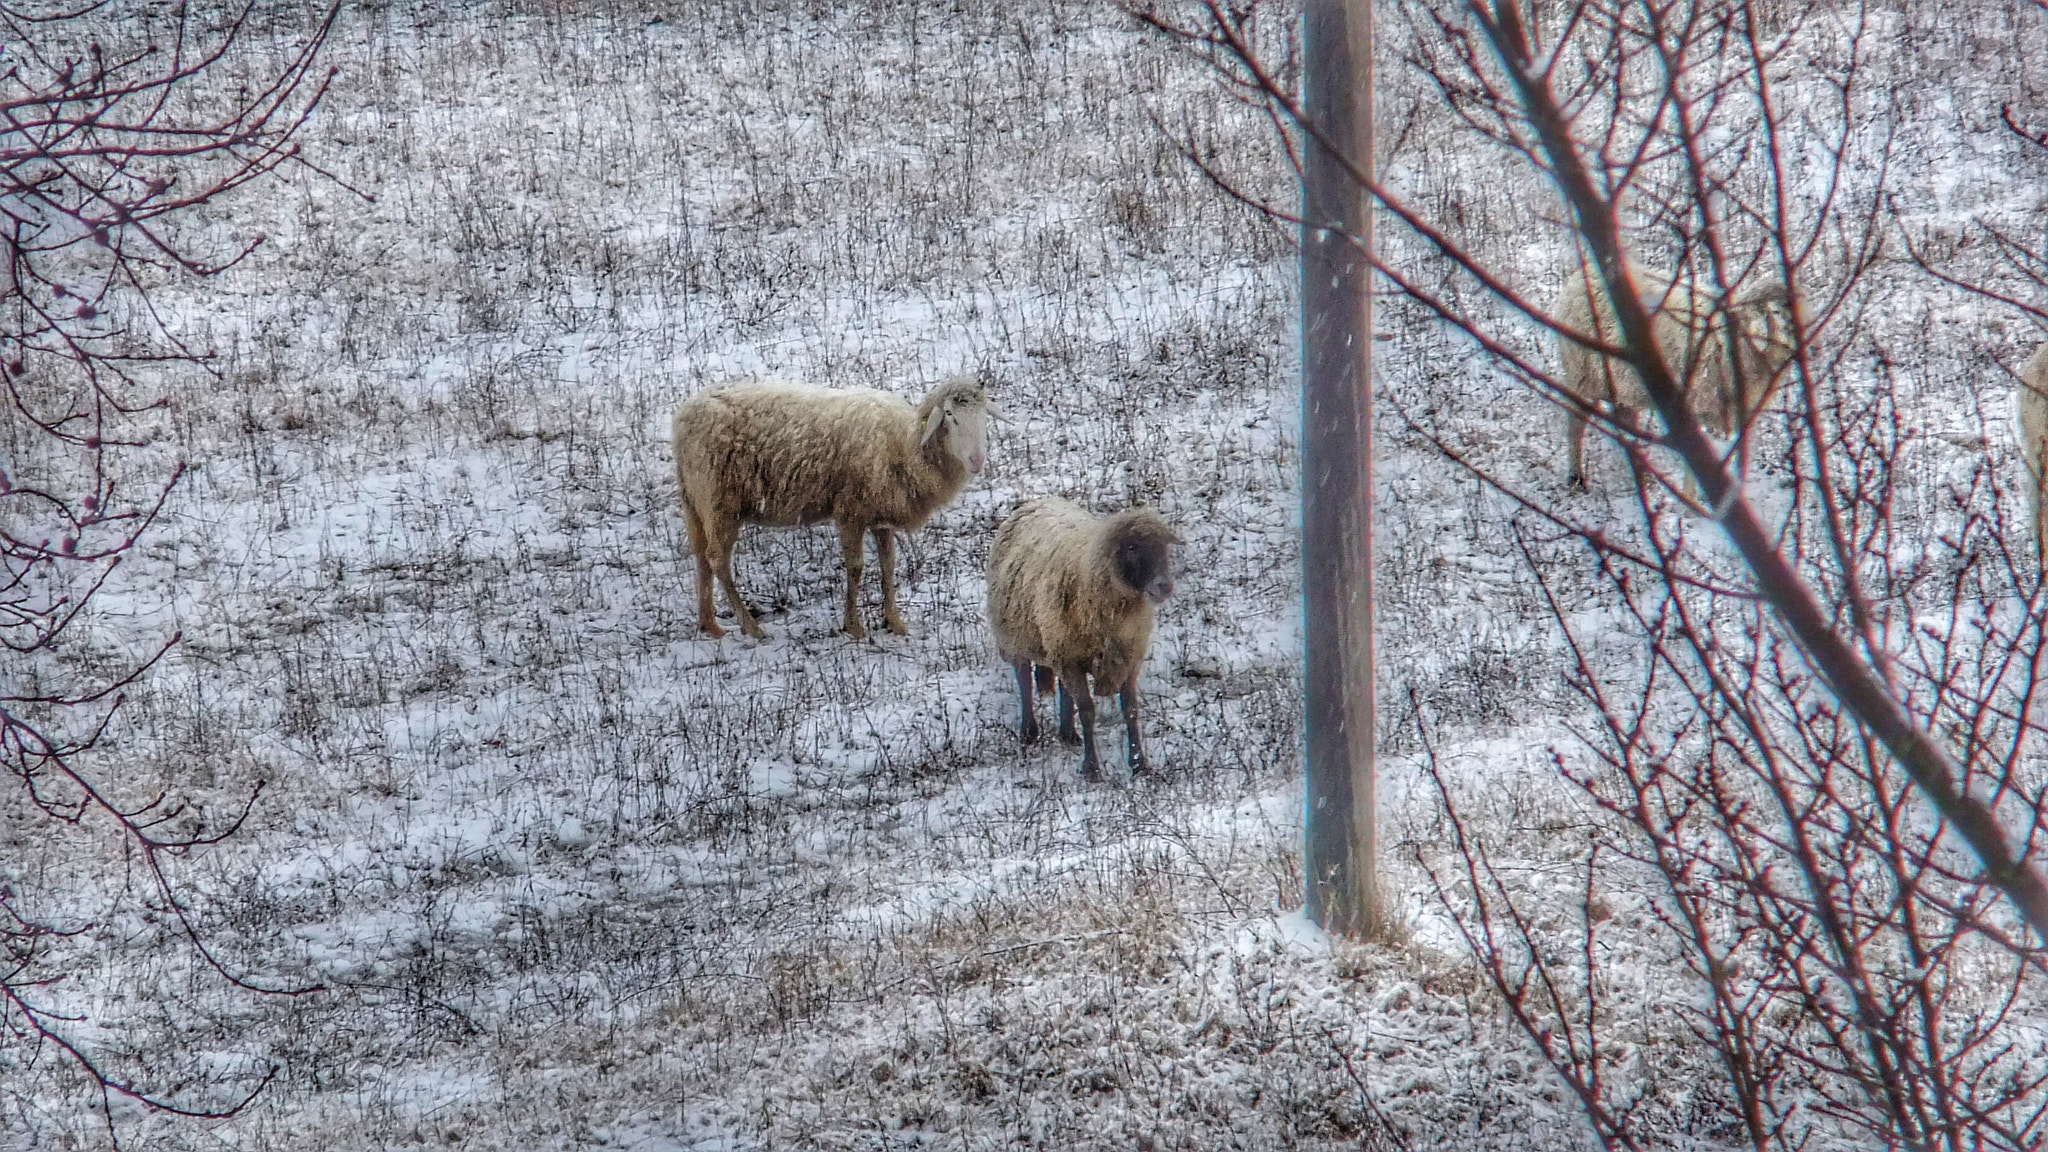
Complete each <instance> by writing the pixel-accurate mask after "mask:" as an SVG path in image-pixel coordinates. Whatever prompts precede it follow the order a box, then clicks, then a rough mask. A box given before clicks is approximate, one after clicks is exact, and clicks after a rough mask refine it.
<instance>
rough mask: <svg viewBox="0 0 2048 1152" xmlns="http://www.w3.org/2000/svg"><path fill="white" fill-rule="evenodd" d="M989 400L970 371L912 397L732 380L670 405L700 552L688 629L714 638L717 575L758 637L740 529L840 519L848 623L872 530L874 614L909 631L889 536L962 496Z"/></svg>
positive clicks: (980, 454)
mask: <svg viewBox="0 0 2048 1152" xmlns="http://www.w3.org/2000/svg"><path fill="white" fill-rule="evenodd" d="M993 413H994V408H993V407H992V406H991V405H990V404H989V400H988V394H987V392H986V391H985V390H984V389H983V388H982V385H981V384H980V383H979V382H978V381H977V380H976V379H974V378H973V377H971V376H969V377H959V378H956V379H953V380H948V381H946V382H945V383H943V384H940V385H939V386H938V387H936V388H934V389H932V390H931V391H930V392H929V393H927V394H926V395H925V397H924V399H923V400H921V401H919V402H918V403H916V404H912V403H911V402H910V401H908V400H905V399H904V398H903V397H901V396H897V395H895V394H893V393H889V392H880V391H875V390H873V389H867V388H843V389H842V388H817V387H811V386H809V385H803V384H768V383H753V384H739V385H733V386H730V387H725V388H719V389H716V390H713V391H709V392H702V393H699V394H698V395H695V396H692V397H690V398H689V399H688V400H685V401H683V402H682V403H681V404H679V405H677V406H676V411H675V422H674V444H675V454H676V479H677V481H678V483H679V485H680V487H681V489H682V502H683V518H684V520H685V521H687V523H688V527H689V531H690V547H691V548H692V549H694V550H695V551H696V553H697V626H698V627H699V628H701V629H703V631H704V634H705V635H707V636H714V637H716V636H723V635H724V634H725V632H724V630H723V629H721V628H719V626H718V621H717V620H716V619H715V618H714V611H713V607H712V595H711V585H712V579H713V577H714V575H715V576H716V578H717V581H718V582H719V583H720V584H721V585H723V586H724V588H725V596H726V600H727V602H728V603H729V604H730V605H731V606H732V611H733V615H734V616H735V617H737V618H738V620H739V625H740V629H741V630H742V631H744V632H745V633H746V634H747V635H749V636H752V637H754V638H755V639H764V638H766V636H767V633H765V632H763V631H762V629H761V625H760V623H759V622H758V621H756V620H755V619H754V613H753V612H752V611H751V610H749V609H748V607H747V603H746V600H745V599H744V598H743V597H742V596H741V595H740V590H739V585H738V584H737V583H736V582H735V581H734V579H733V572H732V551H733V546H734V545H735V544H736V543H738V541H739V534H740V525H742V524H766V525H771V526H777V527H791V526H796V525H804V524H822V523H824V522H825V521H827V520H830V521H832V522H833V523H835V524H836V525H838V527H839V545H840V551H841V555H842V558H843V560H844V563H845V567H846V621H845V629H846V631H847V632H848V633H849V634H850V635H853V636H855V637H861V636H866V635H867V629H866V628H864V627H862V625H861V619H860V601H859V597H860V578H861V567H862V563H861V561H862V555H861V551H862V544H863V542H864V541H863V536H864V535H865V534H866V533H868V532H873V533H874V537H875V558H876V561H877V562H878V563H879V564H880V565H881V569H882V618H883V621H884V622H885V623H886V624H887V626H888V628H889V631H891V632H894V633H896V634H897V635H899V636H901V635H906V634H908V632H909V629H908V628H907V627H905V626H904V623H903V617H902V615H901V613H899V612H898V611H897V608H896V537H895V534H896V533H897V532H899V531H902V532H910V531H915V530H916V529H918V528H920V527H922V526H923V525H924V522H925V521H926V520H928V519H930V518H931V515H932V513H934V512H936V511H938V510H939V509H940V508H942V507H944V506H945V505H946V504H948V503H950V502H951V501H952V499H953V498H954V497H955V496H957V495H959V493H960V489H961V487H962V486H964V485H965V484H966V483H967V478H968V477H969V476H970V475H973V474H975V473H978V472H980V471H981V469H982V464H983V462H984V461H985V459H986V452H987V444H988V420H989V417H990V416H991V415H992V414H993Z"/></svg>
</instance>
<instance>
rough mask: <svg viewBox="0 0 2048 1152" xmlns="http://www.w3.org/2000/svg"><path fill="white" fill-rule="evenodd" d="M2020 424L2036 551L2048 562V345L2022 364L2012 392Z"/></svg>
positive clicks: (2015, 411) (2028, 501) (2015, 413)
mask: <svg viewBox="0 0 2048 1152" xmlns="http://www.w3.org/2000/svg"><path fill="white" fill-rule="evenodd" d="M2012 399H2013V409H2014V416H2015V417H2016V419H2015V421H2014V422H2015V423H2016V424H2018V426H2019V434H2020V458H2021V459H2022V460H2025V461H2026V464H2027V506H2028V509H2029V510H2030V511H2031V512H2032V513H2033V516H2032V519H2033V527H2034V553H2035V555H2037V556H2039V557H2041V558H2042V562H2043V564H2048V508H2044V506H2048V499H2044V496H2048V493H2043V491H2042V488H2043V486H2044V485H2048V344H2043V345H2041V346H2040V347H2039V348H2036V349H2034V354H2033V355H2032V356H2029V357H2027V362H2026V363H2025V364H2022V365H2020V378H2019V387H2018V388H2016V389H2014V391H2013V398H2012Z"/></svg>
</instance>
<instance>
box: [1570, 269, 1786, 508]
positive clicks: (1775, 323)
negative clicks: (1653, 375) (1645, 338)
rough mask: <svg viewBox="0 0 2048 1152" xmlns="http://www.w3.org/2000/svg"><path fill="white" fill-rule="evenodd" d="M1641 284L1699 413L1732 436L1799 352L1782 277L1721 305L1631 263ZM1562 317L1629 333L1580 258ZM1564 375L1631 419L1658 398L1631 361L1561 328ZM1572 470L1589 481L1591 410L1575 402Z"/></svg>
mask: <svg viewBox="0 0 2048 1152" xmlns="http://www.w3.org/2000/svg"><path fill="white" fill-rule="evenodd" d="M1630 271H1631V272H1632V274H1633V278H1634V280H1635V284H1636V290H1637V291H1638V292H1639V293H1641V294H1642V298H1643V303H1644V304H1645V305H1647V306H1649V307H1650V308H1651V309H1652V312H1653V314H1654V316H1655V318H1656V319H1655V324H1656V332H1657V341H1658V343H1659V344H1660V345H1661V346H1662V347H1663V350H1664V358H1665V362H1666V363H1667V364H1669V365H1670V367H1671V371H1672V373H1673V374H1674V375H1675V376H1676V377H1677V379H1678V380H1679V381H1680V382H1681V383H1682V384H1684V385H1685V388H1686V394H1687V396H1688V398H1689V399H1690V401H1691V407H1692V414H1693V417H1694V419H1696V420H1698V421H1699V422H1700V424H1701V425H1702V426H1704V427H1706V428H1708V429H1710V430H1712V431H1713V432H1715V433H1717V434H1719V435H1721V436H1723V437H1728V436H1733V435H1735V434H1736V432H1738V431H1740V430H1742V429H1743V428H1744V427H1746V426H1747V424H1748V423H1749V421H1750V419H1751V418H1752V417H1754V416H1755V415H1756V413H1758V412H1760V411H1762V410H1763V407H1764V405H1765V404H1767V403H1769V402H1770V398H1771V394H1772V392H1774V391H1775V390H1776V389H1777V384H1778V378H1779V375H1780V370H1781V369H1783V368H1784V366H1785V364H1786V362H1787V361H1789V360H1790V359H1791V358H1792V353H1793V342H1792V310H1791V307H1790V296H1789V294H1788V293H1787V292H1786V290H1785V288H1784V286H1783V285H1780V284H1768V285H1765V286H1763V287H1761V288H1756V289H1752V290H1750V291H1748V292H1745V293H1743V294H1741V295H1739V296H1737V297H1736V298H1735V299H1734V301H1733V302H1732V303H1730V305H1729V306H1728V308H1727V309H1726V310H1725V311H1721V312H1718V313H1717V311H1716V310H1715V308H1714V307H1713V304H1712V301H1711V299H1710V298H1709V297H1707V296H1706V295H1705V294H1704V293H1695V292H1694V291H1693V290H1692V289H1690V288H1688V287H1687V286H1686V285H1684V284H1674V283H1672V282H1671V281H1670V280H1669V279H1667V278H1665V277H1663V276H1659V275H1657V274H1656V273H1653V272H1648V271H1646V270H1644V269H1641V268H1636V267H1634V266H1633V265H1632V266H1631V268H1630ZM1551 318H1552V319H1553V320H1555V321H1557V322H1558V323H1559V324H1561V325H1563V326H1564V327H1566V328H1569V329H1571V330H1573V331H1576V332H1579V333H1581V334H1584V335H1588V336H1592V337H1593V338H1594V339H1596V340H1600V341H1603V342H1605V343H1608V344H1620V343H1621V342H1622V336H1621V329H1620V326H1619V325H1618V324H1617V323H1616V321H1615V318H1614V309H1613V308H1612V307H1610V306H1609V304H1608V300H1607V288H1606V285H1605V284H1604V283H1603V282H1602V281H1601V279H1600V273H1599V271H1598V270H1597V269H1595V268H1593V267H1592V266H1591V265H1589V264H1584V263H1582V264H1580V265H1578V266H1577V267H1576V268H1575V269H1573V271H1572V272H1571V274H1570V275H1569V276H1567V277H1566V283H1565V286H1564V292H1563V293H1562V294H1561V295H1560V296H1559V297H1558V299H1557V302H1556V304H1555V305H1554V306H1553V307H1552V309H1551ZM1729 320H1733V321H1734V323H1735V325H1736V329H1735V334H1736V341H1735V343H1736V347H1737V348H1738V349H1739V355H1740V361H1739V367H1740V371H1736V370H1734V369H1735V367H1737V365H1731V364H1730V363H1729V358H1728V335H1727V327H1726V325H1727V322H1728V321H1729ZM1557 346H1558V348H1557V358H1558V365H1559V367H1560V368H1561V369H1562V372H1561V374H1560V377H1559V381H1558V382H1559V384H1560V385H1562V386H1563V388H1564V390H1565V391H1566V392H1567V393H1569V394H1571V395H1572V396H1576V397H1577V398H1578V399H1579V400H1580V401H1581V402H1582V403H1583V404H1585V405H1586V406H1587V407H1588V408H1596V409H1597V408H1598V407H1600V406H1601V405H1602V404H1606V405H1609V406H1610V409H1609V410H1610V411H1611V412H1612V414H1613V415H1614V417H1615V418H1616V419H1618V420H1621V421H1622V422H1624V423H1633V422H1635V420H1636V419H1637V418H1638V417H1639V416H1640V415H1641V414H1642V413H1645V412H1648V411H1651V410H1652V409H1653V408H1654V405H1652V404H1651V403H1650V397H1649V394H1648V393H1647V392H1645V391H1644V390H1643V383H1642V380H1641V379H1640V378H1639V377H1638V376H1637V375H1636V372H1635V369H1634V368H1632V367H1630V366H1629V365H1628V364H1627V363H1626V362H1625V361H1621V360H1610V359H1609V358H1607V357H1606V356H1603V355H1601V354H1600V353H1598V352H1596V351H1594V350H1593V349H1591V348H1588V347H1586V346H1585V345H1583V344H1580V343H1579V342H1578V341H1576V340H1573V339H1572V338H1571V337H1569V336H1566V335H1564V334H1562V333H1559V334H1558V337H1557ZM1565 421H1566V423H1565V449H1566V476H1567V477H1568V478H1569V479H1570V481H1571V483H1572V484H1573V485H1574V486H1576V487H1584V486H1585V484H1586V463H1585V450H1586V414H1585V412H1584V411H1582V410H1581V409H1579V408H1576V407H1569V408H1567V409H1566V416H1565Z"/></svg>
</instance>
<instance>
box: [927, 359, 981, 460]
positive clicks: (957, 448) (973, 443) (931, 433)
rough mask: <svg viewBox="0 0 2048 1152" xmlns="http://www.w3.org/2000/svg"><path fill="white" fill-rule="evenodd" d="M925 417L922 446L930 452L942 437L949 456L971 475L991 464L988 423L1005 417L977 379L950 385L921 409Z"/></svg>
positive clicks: (961, 379)
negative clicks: (995, 417)
mask: <svg viewBox="0 0 2048 1152" xmlns="http://www.w3.org/2000/svg"><path fill="white" fill-rule="evenodd" d="M918 410H919V413H920V414H921V415H922V416H923V417H924V429H923V432H922V433H921V434H920V436H919V443H921V444H923V445H924V446H925V447H927V448H929V447H931V445H932V444H933V443H934V442H935V441H939V439H940V437H942V436H943V437H944V440H943V441H942V443H943V444H944V446H945V449H946V451H947V452H950V453H952V455H953V458H954V459H956V460H958V461H960V464H961V466H962V467H964V468H966V469H967V471H968V472H969V473H970V474H979V473H980V472H981V470H982V468H983V467H984V466H986V465H987V463H988V422H989V419H990V418H991V417H994V416H999V415H1001V414H1000V413H998V412H997V411H996V407H995V405H993V404H991V403H989V399H988V390H987V389H986V388H983V387H982V385H981V381H980V380H978V379H976V378H975V377H973V376H961V377H957V378H955V379H952V380H948V381H946V382H945V383H944V384H941V385H939V386H938V387H937V388H934V389H932V391H931V394H930V395H928V396H926V397H925V398H924V403H922V404H920V405H918Z"/></svg>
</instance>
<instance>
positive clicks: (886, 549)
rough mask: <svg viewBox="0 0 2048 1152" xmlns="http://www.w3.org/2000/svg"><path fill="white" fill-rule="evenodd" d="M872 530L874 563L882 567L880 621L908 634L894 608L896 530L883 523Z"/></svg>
mask: <svg viewBox="0 0 2048 1152" xmlns="http://www.w3.org/2000/svg"><path fill="white" fill-rule="evenodd" d="M874 532H875V563H876V564H878V565H880V566H881V569H882V623H883V624H885V625H887V626H888V629H889V631H891V632H894V633H895V634H897V635H898V636H908V635H910V629H909V628H907V627H905V626H904V624H903V614H902V613H900V612H898V611H897V610H896V530H895V529H894V528H891V527H889V526H888V525H887V524H883V525H880V526H878V527H876V528H875V530H874Z"/></svg>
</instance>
